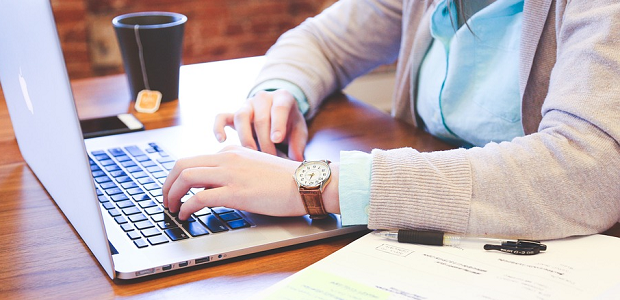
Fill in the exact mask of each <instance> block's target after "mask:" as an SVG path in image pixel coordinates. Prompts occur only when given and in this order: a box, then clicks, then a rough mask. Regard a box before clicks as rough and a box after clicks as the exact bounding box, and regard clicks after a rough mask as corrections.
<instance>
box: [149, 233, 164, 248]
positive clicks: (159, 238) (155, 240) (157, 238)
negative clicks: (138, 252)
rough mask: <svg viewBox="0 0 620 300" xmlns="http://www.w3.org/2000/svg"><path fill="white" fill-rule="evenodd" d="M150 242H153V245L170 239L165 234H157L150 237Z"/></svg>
mask: <svg viewBox="0 0 620 300" xmlns="http://www.w3.org/2000/svg"><path fill="white" fill-rule="evenodd" d="M148 241H149V243H151V245H153V246H155V245H159V244H164V243H167V242H168V239H167V238H166V237H165V236H164V235H163V234H160V235H156V236H154V237H150V238H148Z"/></svg>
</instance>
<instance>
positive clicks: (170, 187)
mask: <svg viewBox="0 0 620 300" xmlns="http://www.w3.org/2000/svg"><path fill="white" fill-rule="evenodd" d="M298 165H299V162H295V161H291V160H287V159H283V158H280V157H277V156H273V155H269V154H266V153H262V152H258V151H255V150H250V149H246V148H243V147H241V146H228V147H226V148H224V149H223V150H222V151H220V152H219V153H216V154H213V155H203V156H196V157H191V158H184V159H180V160H178V161H177V163H176V164H175V166H174V168H173V169H172V170H171V171H170V173H169V174H168V178H167V179H166V182H165V183H164V186H163V198H164V199H163V201H164V206H165V207H167V208H168V209H169V210H170V212H171V213H177V212H178V213H179V218H180V219H182V220H186V219H187V218H188V217H189V216H190V215H191V214H192V213H194V212H196V211H199V210H200V209H202V208H204V207H206V206H208V207H217V206H225V207H229V208H234V209H241V210H245V211H249V212H253V213H259V214H267V215H272V216H302V215H305V214H306V211H305V209H304V206H303V203H302V200H301V196H300V195H299V191H298V189H297V185H296V184H295V181H294V179H293V177H292V176H293V174H294V172H295V169H296V168H297V166H298ZM191 188H205V190H203V191H200V192H198V193H196V194H195V195H194V196H192V197H191V198H189V199H188V200H187V201H186V202H185V203H183V204H182V203H181V198H182V197H183V196H185V194H186V193H187V192H188V191H189V190H190V189H191Z"/></svg>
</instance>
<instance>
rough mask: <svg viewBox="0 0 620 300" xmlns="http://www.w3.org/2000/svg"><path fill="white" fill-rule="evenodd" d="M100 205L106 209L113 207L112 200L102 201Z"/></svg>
mask: <svg viewBox="0 0 620 300" xmlns="http://www.w3.org/2000/svg"><path fill="white" fill-rule="evenodd" d="M101 205H103V208H105V209H106V210H110V209H113V208H114V204H113V203H112V202H106V203H102V204H101Z"/></svg>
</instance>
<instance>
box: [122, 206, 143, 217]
mask: <svg viewBox="0 0 620 300" xmlns="http://www.w3.org/2000/svg"><path fill="white" fill-rule="evenodd" d="M123 213H124V214H125V215H126V216H129V215H135V214H139V213H140V209H139V208H137V207H135V206H133V207H129V208H125V209H123Z"/></svg>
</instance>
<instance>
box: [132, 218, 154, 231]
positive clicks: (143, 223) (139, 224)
mask: <svg viewBox="0 0 620 300" xmlns="http://www.w3.org/2000/svg"><path fill="white" fill-rule="evenodd" d="M133 225H134V226H136V228H138V230H143V229H146V228H151V227H155V225H153V222H151V221H149V220H146V221H141V222H137V223H135V224H133Z"/></svg>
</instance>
